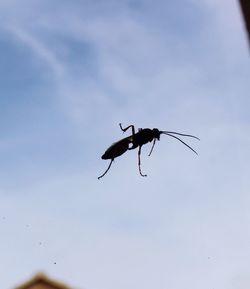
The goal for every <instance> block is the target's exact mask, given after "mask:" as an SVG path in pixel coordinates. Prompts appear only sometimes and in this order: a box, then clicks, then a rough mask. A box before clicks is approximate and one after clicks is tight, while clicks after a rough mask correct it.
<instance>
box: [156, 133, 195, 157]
mask: <svg viewBox="0 0 250 289" xmlns="http://www.w3.org/2000/svg"><path fill="white" fill-rule="evenodd" d="M160 133H163V134H166V135H169V136H171V137H173V138H175V139H177V140H178V141H180V142H181V143H183V144H184V145H185V146H187V147H188V148H189V149H190V150H191V151H193V152H194V153H196V154H197V155H198V153H197V152H196V151H195V150H194V149H193V148H192V147H191V146H189V145H188V144H186V143H185V142H184V141H183V140H181V139H180V138H178V137H177V136H175V135H172V134H171V133H175V134H178V135H182V136H190V137H194V138H196V139H198V140H199V138H198V137H196V136H193V135H189V134H181V133H177V132H169V131H161V132H160Z"/></svg>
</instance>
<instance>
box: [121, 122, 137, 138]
mask: <svg viewBox="0 0 250 289" xmlns="http://www.w3.org/2000/svg"><path fill="white" fill-rule="evenodd" d="M119 126H120V128H121V130H122V131H123V132H125V131H126V130H128V129H129V128H130V127H131V129H132V134H133V135H134V134H135V127H134V125H132V124H131V125H129V126H128V127H126V128H122V124H121V123H119Z"/></svg>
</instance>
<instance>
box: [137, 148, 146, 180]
mask: <svg viewBox="0 0 250 289" xmlns="http://www.w3.org/2000/svg"><path fill="white" fill-rule="evenodd" d="M141 147H142V146H139V151H138V167H139V172H140V175H141V176H142V177H146V176H147V175H143V174H142V172H141Z"/></svg>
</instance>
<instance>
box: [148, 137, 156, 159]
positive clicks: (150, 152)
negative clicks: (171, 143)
mask: <svg viewBox="0 0 250 289" xmlns="http://www.w3.org/2000/svg"><path fill="white" fill-rule="evenodd" d="M155 141H156V138H155V139H154V142H153V145H152V148H151V150H150V153H149V154H148V156H150V155H151V153H152V151H153V149H154V146H155Z"/></svg>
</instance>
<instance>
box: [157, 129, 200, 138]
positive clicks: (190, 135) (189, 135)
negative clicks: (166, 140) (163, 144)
mask: <svg viewBox="0 0 250 289" xmlns="http://www.w3.org/2000/svg"><path fill="white" fill-rule="evenodd" d="M160 133H164V134H169V133H170V134H177V135H181V136H188V137H193V138H196V139H198V140H200V139H199V138H198V137H197V136H194V135H192V134H184V133H179V132H175V131H160Z"/></svg>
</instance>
